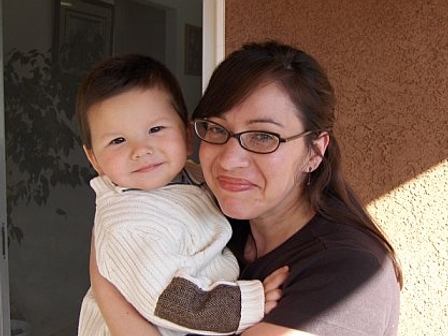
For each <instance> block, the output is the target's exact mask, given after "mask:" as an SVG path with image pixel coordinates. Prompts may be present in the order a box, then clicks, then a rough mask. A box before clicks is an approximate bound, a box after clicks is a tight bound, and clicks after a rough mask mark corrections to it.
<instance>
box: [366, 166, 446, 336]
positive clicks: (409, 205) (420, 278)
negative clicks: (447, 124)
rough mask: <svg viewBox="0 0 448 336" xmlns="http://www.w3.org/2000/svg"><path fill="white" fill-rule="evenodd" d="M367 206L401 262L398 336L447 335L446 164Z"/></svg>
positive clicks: (433, 168) (430, 170) (432, 169)
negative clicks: (401, 287) (402, 278)
mask: <svg viewBox="0 0 448 336" xmlns="http://www.w3.org/2000/svg"><path fill="white" fill-rule="evenodd" d="M367 208H368V210H369V212H370V213H371V215H372V216H373V217H374V218H375V219H376V220H377V222H378V223H379V224H380V225H381V227H382V228H383V229H384V230H385V232H386V234H387V235H388V236H389V237H390V239H391V241H392V243H393V244H394V247H395V249H396V250H397V252H398V255H399V257H400V260H401V263H402V267H403V273H404V289H403V291H402V304H401V317H400V327H399V335H401V336H405V335H406V336H408V335H434V336H435V335H441V336H442V335H447V334H448V160H445V161H443V162H441V163H440V164H439V165H437V166H435V167H432V168H431V169H429V170H427V171H426V172H425V173H423V174H421V175H419V176H417V177H416V178H414V179H413V180H411V181H409V182H407V183H406V184H404V185H402V186H400V187H399V188H397V189H395V190H393V191H391V192H390V193H388V194H387V195H384V196H383V197H381V198H380V199H377V200H375V201H373V202H371V203H370V204H369V205H368V207H367Z"/></svg>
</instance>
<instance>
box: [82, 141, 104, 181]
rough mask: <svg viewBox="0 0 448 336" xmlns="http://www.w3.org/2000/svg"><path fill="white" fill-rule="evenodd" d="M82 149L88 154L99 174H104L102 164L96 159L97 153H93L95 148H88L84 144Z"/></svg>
mask: <svg viewBox="0 0 448 336" xmlns="http://www.w3.org/2000/svg"><path fill="white" fill-rule="evenodd" d="M82 149H83V150H84V153H85V154H86V156H87V159H88V160H89V162H90V164H91V165H92V167H93V169H95V170H96V172H97V173H98V175H102V174H103V171H102V169H101V167H100V165H99V164H98V161H97V160H96V157H95V154H94V153H93V149H88V148H87V147H86V146H85V145H83V146H82Z"/></svg>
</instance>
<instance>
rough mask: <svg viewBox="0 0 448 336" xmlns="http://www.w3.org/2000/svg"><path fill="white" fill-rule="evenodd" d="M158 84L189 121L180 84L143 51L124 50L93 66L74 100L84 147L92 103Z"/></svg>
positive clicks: (89, 145)
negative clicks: (135, 52)
mask: <svg viewBox="0 0 448 336" xmlns="http://www.w3.org/2000/svg"><path fill="white" fill-rule="evenodd" d="M151 88H160V89H163V90H166V92H167V93H168V94H169V95H170V96H171V102H172V104H173V107H174V108H175V110H176V111H177V113H178V114H179V116H180V117H181V118H182V120H183V121H184V123H185V125H187V124H188V112H187V107H186V105H185V100H184V97H183V95H182V90H181V88H180V85H179V83H178V81H177V80H176V78H175V77H174V75H173V74H172V73H171V71H170V70H169V69H168V68H167V67H166V66H165V65H164V64H162V63H161V62H159V61H157V60H155V59H153V58H151V57H149V56H144V55H138V54H127V55H121V56H115V57H111V58H109V59H107V60H105V61H103V62H102V63H100V64H99V65H98V66H97V67H95V68H94V69H93V70H92V71H91V72H90V74H89V75H88V76H87V77H86V79H85V80H84V82H83V83H82V84H81V86H80V88H79V91H78V97H77V102H76V115H77V118H78V122H79V125H80V130H81V137H82V141H83V143H84V146H86V148H87V149H91V148H92V137H91V134H90V127H89V122H88V113H89V110H90V109H91V108H92V106H94V105H96V104H99V103H101V102H103V101H104V100H106V99H108V98H111V97H114V96H117V95H119V94H122V93H125V92H127V91H130V90H132V89H142V90H146V89H151Z"/></svg>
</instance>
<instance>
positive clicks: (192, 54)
mask: <svg viewBox="0 0 448 336" xmlns="http://www.w3.org/2000/svg"><path fill="white" fill-rule="evenodd" d="M185 74H186V75H192V76H201V75H202V28H201V27H198V26H194V25H190V24H185Z"/></svg>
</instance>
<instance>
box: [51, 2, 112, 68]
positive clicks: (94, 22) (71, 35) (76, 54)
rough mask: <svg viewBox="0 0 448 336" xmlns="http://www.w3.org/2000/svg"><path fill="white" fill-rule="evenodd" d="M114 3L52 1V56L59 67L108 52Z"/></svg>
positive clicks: (92, 60) (93, 59)
mask: <svg viewBox="0 0 448 336" xmlns="http://www.w3.org/2000/svg"><path fill="white" fill-rule="evenodd" d="M113 14H114V6H113V4H110V3H108V2H104V1H96V2H85V1H81V0H71V1H60V0H56V1H55V21H54V22H55V24H54V40H53V57H54V59H55V60H56V61H57V62H59V63H60V64H61V65H62V66H63V68H65V69H67V68H70V67H77V66H78V64H77V63H78V62H81V60H82V63H83V64H90V65H92V64H95V63H96V62H98V61H100V60H103V59H105V58H107V57H109V56H110V55H111V54H112V37H113V18H114V15H113ZM78 68H79V67H78Z"/></svg>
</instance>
